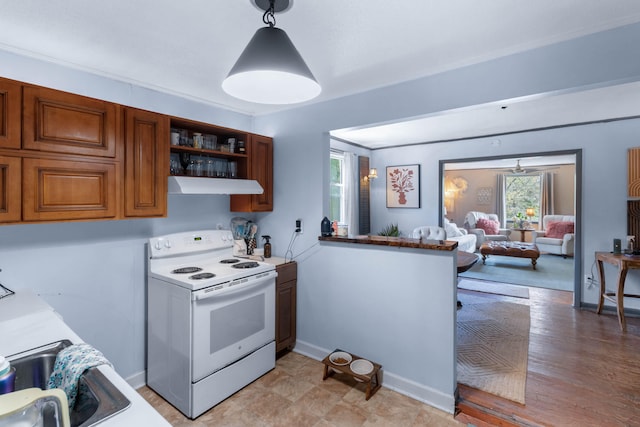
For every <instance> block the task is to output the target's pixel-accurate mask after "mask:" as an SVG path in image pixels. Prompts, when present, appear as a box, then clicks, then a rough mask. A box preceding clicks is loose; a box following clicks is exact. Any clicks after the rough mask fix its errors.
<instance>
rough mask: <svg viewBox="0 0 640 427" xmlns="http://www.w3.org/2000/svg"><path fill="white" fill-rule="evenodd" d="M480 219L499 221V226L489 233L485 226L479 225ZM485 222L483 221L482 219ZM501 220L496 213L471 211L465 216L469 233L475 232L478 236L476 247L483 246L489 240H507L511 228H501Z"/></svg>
mask: <svg viewBox="0 0 640 427" xmlns="http://www.w3.org/2000/svg"><path fill="white" fill-rule="evenodd" d="M479 220H490V221H495V222H497V223H498V228H497V229H494V230H493V231H492V232H490V233H487V231H486V230H485V229H483V228H480V227H478V222H479ZM480 222H483V221H480ZM499 224H500V220H499V219H498V215H496V214H487V213H484V212H477V211H471V212H468V213H467V215H466V216H465V217H464V227H465V228H466V229H467V230H468V231H469V234H475V236H476V248H479V247H480V246H482V244H483V243H484V242H485V241H487V240H493V241H507V240H509V236H510V235H511V230H509V229H508V228H499V227H500V225H499Z"/></svg>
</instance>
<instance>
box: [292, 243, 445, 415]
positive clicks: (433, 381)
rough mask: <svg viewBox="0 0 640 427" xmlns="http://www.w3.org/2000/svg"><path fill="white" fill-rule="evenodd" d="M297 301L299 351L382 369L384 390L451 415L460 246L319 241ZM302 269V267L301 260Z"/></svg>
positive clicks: (307, 259)
mask: <svg viewBox="0 0 640 427" xmlns="http://www.w3.org/2000/svg"><path fill="white" fill-rule="evenodd" d="M318 240H319V244H318V245H317V246H316V247H315V248H314V253H313V256H308V257H306V259H304V260H303V261H304V266H305V268H307V267H308V268H310V269H312V270H313V271H319V272H320V271H321V272H322V274H317V275H315V276H314V277H307V278H306V283H305V284H304V288H305V294H304V295H299V298H298V311H299V312H301V313H302V312H304V313H305V316H302V317H301V318H299V320H298V339H297V342H296V351H299V352H301V353H304V354H307V355H309V356H311V357H314V358H316V359H318V360H322V358H324V357H325V356H326V355H327V354H328V353H329V352H331V351H332V350H333V349H335V348H340V349H343V350H345V351H349V352H352V353H355V354H359V355H360V356H361V357H364V358H367V359H369V360H375V361H376V362H378V363H380V364H381V365H382V366H383V367H384V368H383V369H384V372H383V376H382V378H383V379H382V385H383V386H384V387H388V388H391V389H394V390H397V391H399V392H400V393H403V394H406V395H410V396H412V397H414V398H416V399H419V400H421V401H423V402H426V403H428V404H430V405H432V406H435V407H438V408H440V409H443V410H445V411H448V412H450V413H453V411H454V405H455V397H454V393H455V388H456V356H455V321H456V286H455V285H456V260H457V250H456V248H457V242H452V241H438V240H418V239H408V238H396V237H382V236H355V237H319V239H318ZM301 262H302V260H301Z"/></svg>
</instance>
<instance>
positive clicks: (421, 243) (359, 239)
mask: <svg viewBox="0 0 640 427" xmlns="http://www.w3.org/2000/svg"><path fill="white" fill-rule="evenodd" d="M318 240H320V241H322V242H339V243H356V244H360V245H376V246H391V247H398V248H416V249H431V250H436V251H453V250H455V248H457V247H458V242H456V241H451V240H422V239H411V238H408V237H389V236H369V235H362V236H353V237H333V236H320V237H318Z"/></svg>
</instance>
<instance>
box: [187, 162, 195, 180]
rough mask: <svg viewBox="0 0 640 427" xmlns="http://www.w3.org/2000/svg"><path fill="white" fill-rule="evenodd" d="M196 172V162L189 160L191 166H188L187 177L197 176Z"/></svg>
mask: <svg viewBox="0 0 640 427" xmlns="http://www.w3.org/2000/svg"><path fill="white" fill-rule="evenodd" d="M195 170H196V162H195V160H189V166H187V171H186V175H188V176H195Z"/></svg>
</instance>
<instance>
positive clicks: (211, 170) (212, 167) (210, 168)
mask: <svg viewBox="0 0 640 427" xmlns="http://www.w3.org/2000/svg"><path fill="white" fill-rule="evenodd" d="M207 176H208V177H215V176H216V162H215V161H214V160H213V159H209V160H207Z"/></svg>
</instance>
